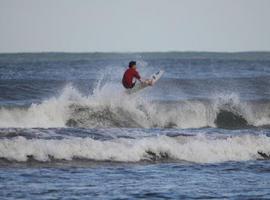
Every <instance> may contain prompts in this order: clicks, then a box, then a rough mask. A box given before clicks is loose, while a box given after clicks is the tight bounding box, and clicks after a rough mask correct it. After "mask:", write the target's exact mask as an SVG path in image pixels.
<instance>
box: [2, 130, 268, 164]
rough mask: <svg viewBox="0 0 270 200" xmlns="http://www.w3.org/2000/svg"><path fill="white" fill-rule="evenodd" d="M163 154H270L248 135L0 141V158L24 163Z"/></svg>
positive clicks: (206, 159)
mask: <svg viewBox="0 0 270 200" xmlns="http://www.w3.org/2000/svg"><path fill="white" fill-rule="evenodd" d="M147 151H151V152H153V153H155V154H156V155H157V156H158V155H160V154H164V153H166V154H167V155H168V156H169V157H170V158H171V159H175V160H184V161H189V162H195V163H216V162H226V161H246V160H253V159H258V158H260V156H259V155H258V153H257V152H258V151H263V152H265V153H269V152H270V138H269V137H267V136H265V135H261V136H254V135H253V136H252V135H243V136H235V137H228V138H219V139H217V138H216V139H213V138H209V137H206V136H204V135H200V136H194V137H190V136H189V137H184V136H178V137H174V138H171V137H168V136H158V137H150V138H149V137H148V138H141V139H114V140H110V141H98V140H93V139H90V138H73V139H62V140H44V139H26V138H24V137H21V136H20V137H17V138H13V139H2V140H0V157H1V158H5V159H8V160H13V161H21V162H25V161H27V160H28V156H32V157H33V158H34V159H35V160H38V161H43V162H48V161H50V158H51V157H53V158H54V159H61V160H62V159H64V160H73V159H74V158H81V159H91V160H96V161H107V160H109V161H122V162H138V161H142V160H150V159H151V155H149V154H147V153H146V152H147Z"/></svg>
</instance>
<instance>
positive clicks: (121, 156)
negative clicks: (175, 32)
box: [0, 52, 270, 199]
mask: <svg viewBox="0 0 270 200" xmlns="http://www.w3.org/2000/svg"><path fill="white" fill-rule="evenodd" d="M130 60H136V61H137V65H138V70H139V72H140V74H141V75H142V77H145V78H147V77H149V76H150V75H151V74H152V73H154V72H156V71H157V70H159V69H163V70H165V74H164V75H163V77H162V78H161V79H160V80H159V81H158V82H157V84H156V85H154V86H153V87H149V88H146V89H145V90H142V91H140V92H138V93H136V94H134V95H127V94H126V93H125V90H124V88H123V87H122V85H121V78H122V74H123V72H124V70H125V68H126V66H127V64H128V62H129V61H130ZM269 85H270V53H267V52H249V53H192V52H187V53H184V52H183V53H178V52H170V53H126V54H120V53H80V54H79V53H78V54H73V53H37V54H31V53H25V54H24V53H21V54H0V180H1V181H0V196H1V199H137V198H142V199H210V198H215V199H219V198H221V199H269V198H270V162H269V159H270V87H269Z"/></svg>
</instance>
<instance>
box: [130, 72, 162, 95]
mask: <svg viewBox="0 0 270 200" xmlns="http://www.w3.org/2000/svg"><path fill="white" fill-rule="evenodd" d="M163 74H164V71H163V70H159V71H158V72H156V73H154V74H152V75H151V77H150V78H149V80H150V81H151V82H152V86H153V85H155V83H156V82H157V81H158V80H159V79H160V78H161V76H162V75H163ZM149 86H150V85H148V84H146V83H141V82H138V81H137V83H136V84H135V86H134V87H133V88H131V89H127V90H126V92H127V93H128V94H133V93H135V92H138V91H140V90H142V89H144V88H146V87H149Z"/></svg>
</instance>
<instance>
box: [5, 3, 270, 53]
mask: <svg viewBox="0 0 270 200" xmlns="http://www.w3.org/2000/svg"><path fill="white" fill-rule="evenodd" d="M0 29H1V31H0V52H40V51H42V52H43V51H67V52H93V51H94V52H96V51H110V52H114V51H117V52H119V51H120V52H127V51H128V52H132V51H139V52H140V51H171V50H174V51H269V50H270V1H269V0H0Z"/></svg>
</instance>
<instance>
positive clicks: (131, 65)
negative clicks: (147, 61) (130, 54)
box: [128, 61, 136, 68]
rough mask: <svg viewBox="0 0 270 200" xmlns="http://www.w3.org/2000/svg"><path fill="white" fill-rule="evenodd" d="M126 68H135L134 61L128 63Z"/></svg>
mask: <svg viewBox="0 0 270 200" xmlns="http://www.w3.org/2000/svg"><path fill="white" fill-rule="evenodd" d="M128 66H129V68H136V61H130V62H129V64H128Z"/></svg>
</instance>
